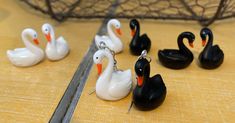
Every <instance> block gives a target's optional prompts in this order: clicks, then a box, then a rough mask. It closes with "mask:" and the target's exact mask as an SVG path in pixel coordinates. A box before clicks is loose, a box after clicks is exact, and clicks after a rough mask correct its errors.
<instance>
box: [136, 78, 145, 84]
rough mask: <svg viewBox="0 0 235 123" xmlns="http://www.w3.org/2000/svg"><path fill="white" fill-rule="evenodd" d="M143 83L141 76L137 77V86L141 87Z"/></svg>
mask: <svg viewBox="0 0 235 123" xmlns="http://www.w3.org/2000/svg"><path fill="white" fill-rule="evenodd" d="M143 81H144V77H143V76H137V84H138V86H142V85H143Z"/></svg>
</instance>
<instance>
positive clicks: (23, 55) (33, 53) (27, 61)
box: [7, 28, 44, 67]
mask: <svg viewBox="0 0 235 123" xmlns="http://www.w3.org/2000/svg"><path fill="white" fill-rule="evenodd" d="M21 37H22V40H23V43H24V45H25V48H16V49H14V50H7V57H8V59H9V60H10V62H11V63H12V64H14V65H15V66H19V67H28V66H33V65H35V64H37V63H39V62H40V61H42V60H43V58H44V52H43V50H42V49H41V48H39V47H37V46H35V45H33V44H32V43H30V41H29V39H28V37H32V39H33V41H34V43H35V44H36V45H38V44H39V41H38V39H37V32H36V31H35V30H33V29H31V28H26V29H24V30H23V32H22V34H21Z"/></svg>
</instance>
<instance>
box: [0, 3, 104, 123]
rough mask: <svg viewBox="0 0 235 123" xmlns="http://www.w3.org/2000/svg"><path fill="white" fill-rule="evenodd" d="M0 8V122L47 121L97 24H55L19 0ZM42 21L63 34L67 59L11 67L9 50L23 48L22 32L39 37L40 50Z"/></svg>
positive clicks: (96, 22)
mask: <svg viewBox="0 0 235 123" xmlns="http://www.w3.org/2000/svg"><path fill="white" fill-rule="evenodd" d="M0 2H1V3H2V4H1V5H0V27H1V29H0V68H1V71H0V122H2V123H3V122H4V123H6V122H24V123H25V122H33V123H36V122H40V123H42V122H48V121H49V120H50V118H51V116H52V114H53V112H54V111H55V109H56V107H57V105H58V103H59V101H60V99H61V97H62V96H63V94H64V92H65V90H66V88H67V86H68V84H69V82H70V80H71V79H72V77H73V75H74V72H75V71H76V69H77V67H78V65H79V63H80V61H81V60H82V58H83V56H84V55H85V53H86V52H87V50H88V48H89V46H90V44H91V41H92V39H93V37H94V35H95V33H96V32H97V30H98V28H99V26H100V25H101V20H100V21H79V20H78V21H76V22H75V21H74V22H73V21H70V22H64V23H62V24H58V23H57V22H55V21H53V20H52V19H50V18H49V17H48V16H43V15H42V14H41V13H37V12H35V11H34V10H33V9H31V8H29V7H28V6H26V5H25V4H23V3H21V2H20V1H18V0H7V1H6V0H1V1H0ZM45 22H49V23H51V24H52V25H53V26H54V27H55V33H56V36H60V35H63V36H64V38H65V39H66V40H67V41H68V44H69V46H70V48H71V52H70V54H69V56H67V57H66V58H65V59H63V60H61V61H57V62H51V61H49V60H48V59H46V58H45V60H44V61H42V62H41V63H39V64H38V65H35V66H33V67H28V68H19V67H15V66H13V65H12V64H11V63H10V62H9V60H8V59H7V56H6V51H7V50H8V49H14V48H19V47H24V45H23V43H22V40H21V31H22V30H23V29H24V28H27V27H32V28H34V29H35V30H36V31H37V32H38V35H39V40H40V47H41V48H43V49H45V46H46V40H45V37H44V35H43V34H42V33H41V25H42V24H43V23H45Z"/></svg>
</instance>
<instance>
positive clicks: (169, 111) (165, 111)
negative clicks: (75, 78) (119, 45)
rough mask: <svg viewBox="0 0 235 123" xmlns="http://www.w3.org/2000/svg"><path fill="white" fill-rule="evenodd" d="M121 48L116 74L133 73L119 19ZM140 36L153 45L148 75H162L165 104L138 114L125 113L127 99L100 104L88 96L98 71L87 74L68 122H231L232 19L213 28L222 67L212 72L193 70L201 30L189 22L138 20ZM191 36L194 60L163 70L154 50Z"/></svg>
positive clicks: (234, 97)
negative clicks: (187, 33)
mask: <svg viewBox="0 0 235 123" xmlns="http://www.w3.org/2000/svg"><path fill="white" fill-rule="evenodd" d="M121 22H122V31H123V35H122V36H121V39H122V41H123V43H124V45H125V49H124V52H123V53H121V54H118V55H116V59H117V62H118V64H117V65H118V67H119V68H120V69H132V75H133V82H134V83H136V80H135V72H134V69H133V66H134V64H135V62H136V60H137V57H136V56H132V55H130V52H129V47H128V45H129V42H130V40H131V36H130V29H129V22H128V21H127V20H122V21H121ZM140 24H141V34H142V33H147V34H148V36H149V37H150V39H151V40H152V47H151V51H150V52H149V55H150V56H151V57H152V62H151V75H155V74H157V73H159V74H161V76H162V77H163V79H164V82H165V84H166V87H167V96H166V99H165V102H164V103H163V104H162V105H161V106H160V107H159V108H157V109H155V110H153V111H147V112H143V111H138V110H137V109H136V108H135V107H133V108H132V109H131V111H130V113H129V114H128V113H127V110H128V108H129V105H130V102H131V97H132V94H129V96H128V97H126V98H124V99H122V100H120V101H116V102H111V101H103V100H100V99H99V98H97V97H96V94H95V93H94V94H92V95H89V92H90V91H92V90H93V89H94V88H95V84H96V80H97V77H98V76H97V71H96V67H95V65H93V68H92V70H91V73H90V75H89V77H88V80H87V82H86V85H85V87H84V89H83V93H82V95H81V97H80V100H79V102H78V104H77V107H76V110H75V113H74V115H73V117H72V122H73V123H78V122H79V123H103V122H105V123H129V122H130V123H188V122H190V123H232V122H234V121H235V82H234V79H235V72H234V69H235V64H234V62H235V57H234V53H235V49H234V48H233V47H234V46H235V41H234V40H235V29H234V28H233V27H234V26H235V20H229V21H223V22H220V23H216V24H214V25H213V26H212V27H211V29H212V30H213V32H214V43H215V44H219V45H220V47H221V48H222V49H223V51H224V53H225V59H224V63H223V64H222V66H221V67H219V68H218V69H215V70H205V69H202V68H200V67H199V65H198V63H197V62H198V61H197V60H198V55H199V53H200V52H201V51H202V47H201V39H200V36H199V32H200V29H201V27H200V26H199V24H197V23H194V22H175V23H172V22H171V23H170V22H167V21H155V20H153V21H140ZM183 31H192V32H193V33H194V34H195V35H196V40H195V42H194V48H193V49H191V50H192V52H193V54H194V57H195V58H194V61H193V62H192V64H191V65H190V66H189V67H187V68H186V69H182V70H172V69H168V68H165V67H163V66H162V65H161V64H160V63H159V61H158V58H157V51H158V50H159V49H164V48H177V43H176V39H177V37H178V35H179V33H181V32H183Z"/></svg>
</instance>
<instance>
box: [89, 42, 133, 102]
mask: <svg viewBox="0 0 235 123" xmlns="http://www.w3.org/2000/svg"><path fill="white" fill-rule="evenodd" d="M105 57H106V58H108V65H107V67H106V69H105V70H104V72H102V60H103V59H104V58H105ZM93 61H94V63H95V64H96V66H97V69H98V75H99V77H98V80H97V82H96V88H95V92H96V95H97V96H98V97H99V98H100V99H103V100H120V99H122V98H124V97H126V96H127V95H128V94H129V92H130V90H131V87H132V75H131V70H130V69H128V70H125V71H121V70H118V69H117V67H116V63H115V61H116V60H115V58H114V55H113V54H112V51H111V50H110V49H109V48H108V47H107V46H106V45H105V43H101V44H100V45H99V50H98V51H96V52H95V54H94V55H93ZM115 68H116V69H115Z"/></svg>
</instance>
